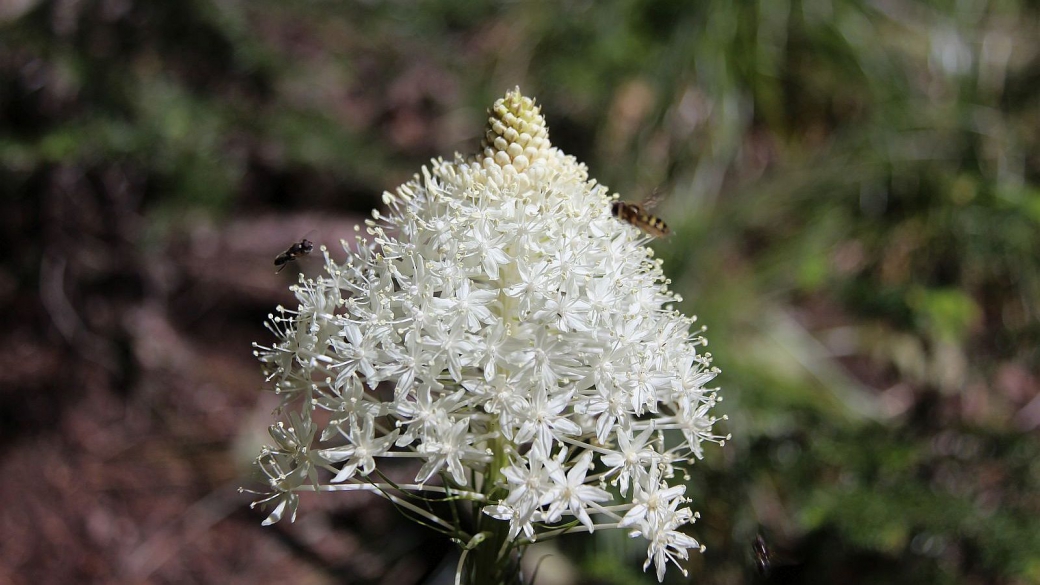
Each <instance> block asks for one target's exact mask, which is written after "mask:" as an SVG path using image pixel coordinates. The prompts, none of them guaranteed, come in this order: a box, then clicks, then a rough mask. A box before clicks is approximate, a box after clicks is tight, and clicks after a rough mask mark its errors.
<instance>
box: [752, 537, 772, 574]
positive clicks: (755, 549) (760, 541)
mask: <svg viewBox="0 0 1040 585" xmlns="http://www.w3.org/2000/svg"><path fill="white" fill-rule="evenodd" d="M751 553H752V554H753V555H754V556H755V567H756V568H757V569H758V574H759V575H762V576H763V577H765V576H767V575H769V569H770V568H771V565H772V558H771V557H772V556H773V555H772V553H771V552H770V550H769V545H768V544H766V539H765V537H763V536H762V533H761V532H759V533H758V534H757V535H755V541H754V542H752V543H751Z"/></svg>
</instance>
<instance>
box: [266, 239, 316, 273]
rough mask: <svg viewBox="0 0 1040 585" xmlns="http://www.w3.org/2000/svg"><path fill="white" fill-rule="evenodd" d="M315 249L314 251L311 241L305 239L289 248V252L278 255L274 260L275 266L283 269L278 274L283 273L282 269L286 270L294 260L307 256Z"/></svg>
mask: <svg viewBox="0 0 1040 585" xmlns="http://www.w3.org/2000/svg"><path fill="white" fill-rule="evenodd" d="M313 249H314V244H313V243H311V241H310V240H308V239H306V238H304V239H302V240H300V241H299V242H297V243H295V244H293V245H291V246H289V249H288V250H286V251H284V252H282V253H281V254H279V255H278V257H276V258H275V259H274V265H275V266H280V267H281V268H279V269H278V270H277V271H276V274H277V273H278V272H281V271H282V268H285V265H286V264H288V263H290V262H292V261H293V260H296V259H297V258H299V257H300V256H306V255H307V254H310V253H311V250H313Z"/></svg>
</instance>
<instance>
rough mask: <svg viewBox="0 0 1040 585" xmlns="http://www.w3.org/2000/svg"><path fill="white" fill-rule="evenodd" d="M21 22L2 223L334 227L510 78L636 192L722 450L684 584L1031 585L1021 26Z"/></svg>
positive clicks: (375, 17) (69, 17) (918, 6)
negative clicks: (114, 215) (92, 212)
mask: <svg viewBox="0 0 1040 585" xmlns="http://www.w3.org/2000/svg"><path fill="white" fill-rule="evenodd" d="M24 4H25V6H24V11H18V10H17V9H14V10H12V11H10V13H7V14H6V15H4V18H5V19H6V20H5V21H2V22H0V56H2V60H0V185H2V187H0V190H2V191H3V192H4V196H5V197H11V196H14V197H34V196H37V194H38V190H39V189H40V181H39V180H38V179H39V178H40V177H41V176H47V174H48V173H52V172H54V171H55V169H58V168H67V167H79V168H84V169H92V168H104V167H106V166H110V165H119V166H120V167H121V168H127V169H131V170H132V171H133V172H134V173H137V174H138V175H139V176H141V177H143V179H142V180H141V181H140V183H139V184H140V185H141V186H142V191H143V192H142V193H141V196H142V197H143V199H144V204H143V208H142V211H143V213H144V214H145V216H146V217H147V218H148V219H149V221H152V222H163V221H166V220H165V219H164V218H168V217H171V216H173V217H176V216H178V215H183V214H184V213H185V212H186V211H187V210H198V209H200V208H201V209H206V210H208V211H209V212H210V213H213V214H215V215H218V216H225V217H226V216H234V215H235V214H240V213H249V212H250V210H252V209H255V208H259V209H268V210H288V209H316V208H326V209H341V210H355V211H357V210H364V209H365V208H367V207H371V206H372V205H374V204H375V203H376V201H377V199H376V198H375V194H376V193H378V192H379V191H381V190H383V189H389V188H393V187H394V186H395V185H396V184H397V183H399V182H400V181H401V180H403V179H406V178H408V177H409V176H410V175H411V173H413V172H415V171H416V170H418V167H419V165H420V164H421V163H422V162H423V161H424V160H425V159H427V158H428V157H430V156H449V155H450V154H451V152H452V151H454V150H459V151H462V152H465V151H468V150H471V149H472V148H473V147H474V146H475V144H476V138H477V136H478V133H479V130H480V126H481V124H482V121H483V120H482V118H483V116H482V112H483V109H484V108H485V107H486V106H487V105H488V104H490V103H491V101H492V100H493V99H494V98H495V97H496V96H498V95H501V93H502V92H503V90H505V89H506V88H508V87H511V86H513V85H515V84H520V85H521V86H522V88H523V89H524V91H525V92H526V93H528V94H529V95H534V96H537V97H538V99H539V101H540V102H541V103H542V104H543V106H544V111H545V113H546V115H547V116H548V118H549V121H550V131H551V133H552V137H553V139H554V142H555V143H556V144H557V145H559V146H561V148H563V149H564V150H565V151H567V152H570V153H573V154H575V155H577V156H578V157H579V158H580V159H581V160H583V161H585V162H587V164H588V165H589V167H590V170H591V174H592V175H593V176H595V177H597V178H599V179H600V180H601V182H603V183H605V184H608V185H611V186H612V187H614V188H615V189H617V190H618V191H619V192H621V193H622V194H623V196H624V197H626V198H629V199H640V198H642V197H644V196H645V195H646V194H648V193H650V192H651V191H652V190H653V189H655V188H660V189H661V191H662V192H664V193H666V194H667V198H666V200H665V202H664V203H663V205H662V207H661V211H660V214H661V215H662V216H663V217H664V218H665V219H666V220H667V221H668V222H669V223H670V224H671V225H672V226H673V229H674V232H675V235H674V236H673V237H672V238H670V239H669V240H666V241H661V242H658V243H657V244H655V246H656V247H657V249H658V251H659V254H660V255H661V256H662V257H663V258H664V259H665V268H666V271H667V272H668V274H669V275H670V276H671V278H672V279H673V281H674V285H673V286H674V288H676V289H677V290H678V291H679V292H680V293H682V294H683V295H684V296H685V297H686V301H685V304H686V305H687V306H686V307H685V308H686V309H687V310H688V311H689V312H694V313H697V314H699V315H701V322H703V323H704V324H706V325H707V326H708V333H707V336H708V338H709V339H710V341H711V343H712V345H711V349H712V351H713V353H715V355H716V363H717V365H719V366H720V367H721V368H722V370H723V375H722V376H721V378H720V379H719V380H720V384H721V385H722V387H723V389H724V391H723V394H724V396H725V398H726V402H725V403H724V404H723V411H725V412H726V413H728V415H729V421H728V422H726V423H724V425H725V427H726V428H727V429H728V431H729V432H732V434H733V439H732V441H731V442H729V443H728V444H727V445H726V447H725V448H724V449H714V450H711V449H709V450H708V459H707V460H705V461H703V462H700V463H698V464H697V465H696V466H695V467H694V470H693V478H692V480H691V489H690V491H689V494H690V495H691V496H692V497H693V498H694V505H695V507H696V508H697V509H699V510H701V512H702V514H703V519H702V520H701V522H700V523H699V524H698V525H697V526H696V527H695V529H694V532H695V534H696V535H697V537H698V538H699V539H700V540H701V541H702V542H704V543H705V544H706V545H707V546H708V551H707V553H706V554H705V555H704V556H703V557H697V558H694V559H693V560H692V561H691V564H690V568H691V570H692V571H693V573H694V574H695V576H696V580H697V581H698V582H702V583H741V582H748V581H752V580H756V579H757V580H761V581H763V582H765V581H769V580H774V581H776V582H792V583H794V582H797V583H835V582H847V583H854V582H855V583H873V582H884V583H922V582H929V583H1030V582H1038V581H1040V552H1038V551H1040V523H1038V522H1037V521H1036V518H1037V516H1038V514H1040V457H1038V455H1040V452H1038V451H1040V441H1038V439H1037V434H1036V429H1037V426H1038V425H1040V414H1037V412H1036V411H1037V408H1036V404H1037V403H1036V400H1038V398H1037V396H1038V392H1040V387H1038V384H1040V382H1038V371H1040V318H1038V311H1040V303H1038V300H1040V253H1038V251H1040V99H1038V97H1037V96H1038V95H1040V44H1038V43H1037V39H1040V8H1038V7H1037V5H1036V4H1035V3H1031V2H1028V1H1026V0H1000V1H996V0H990V1H987V0H968V1H959V2H939V1H936V2H922V3H909V2H868V1H865V0H802V1H797V0H796V1H786V0H759V1H757V2H756V1H750V2H726V1H722V0H719V1H706V2H697V3H679V2H671V1H664V0H623V1H616V2H605V3H593V2H581V1H575V2H561V3H550V2H489V1H483V2H461V1H451V0H444V1H438V2H424V3H420V4H418V5H415V6H411V5H409V4H406V3H403V2H389V1H388V2H378V1H376V2H338V1H337V2H331V1H316V0H312V1H308V2H296V3H282V2H273V1H270V0H255V1H252V2H245V1H232V0H228V1H221V2H209V1H205V0H192V1H189V2H165V3H164V2H146V1H143V0H142V1H134V0H126V1H124V2H101V1H84V2H81V3H79V4H75V3H65V2H57V1H53V2H51V1H34V2H25V3H24ZM1030 405H1032V407H1031V408H1030ZM759 531H762V532H763V534H765V535H767V537H768V538H769V540H770V541H772V542H775V543H776V545H777V548H778V550H779V552H778V553H777V557H778V558H779V557H781V556H784V555H786V556H788V557H789V559H788V561H787V562H780V561H778V562H777V563H776V566H775V567H774V571H773V573H772V575H771V576H768V577H765V576H756V575H755V574H754V571H753V565H754V563H753V561H752V560H751V558H750V556H749V551H750V544H751V542H752V540H753V539H754V537H755V534H756V533H758V532H759ZM570 546H571V549H573V550H572V552H574V554H575V557H576V558H580V559H583V560H582V561H581V563H582V565H581V566H583V567H585V573H586V575H588V576H589V578H590V579H592V578H595V579H597V580H598V582H603V583H631V582H634V580H635V579H636V578H644V576H642V575H639V576H638V577H637V576H635V575H636V573H635V572H633V571H632V570H631V567H633V566H636V563H638V557H639V551H633V550H631V549H630V548H628V547H629V546H631V545H629V544H628V543H627V542H626V541H625V539H623V538H621V539H618V538H616V537H615V536H611V535H602V536H599V535H598V536H597V537H596V538H595V539H592V540H580V541H579V540H575V541H574V542H573V543H572V544H571V545H570ZM680 581H682V579H679V578H677V574H672V575H670V576H669V582H680ZM647 582H649V579H647Z"/></svg>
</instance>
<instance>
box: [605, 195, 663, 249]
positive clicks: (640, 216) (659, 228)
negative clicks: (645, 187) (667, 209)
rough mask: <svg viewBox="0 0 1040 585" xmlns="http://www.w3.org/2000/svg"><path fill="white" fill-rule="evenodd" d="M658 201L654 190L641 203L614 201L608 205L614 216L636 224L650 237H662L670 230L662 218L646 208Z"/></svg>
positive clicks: (651, 206)
mask: <svg viewBox="0 0 1040 585" xmlns="http://www.w3.org/2000/svg"><path fill="white" fill-rule="evenodd" d="M658 201H659V197H658V196H657V192H656V191H655V192H654V193H653V194H651V195H650V197H648V198H647V199H646V201H644V202H643V203H630V202H628V201H615V202H614V203H613V204H612V205H611V206H610V212H611V213H612V214H614V217H616V218H618V219H620V220H621V221H623V222H625V223H629V224H631V225H634V226H636V227H637V228H639V229H641V230H643V231H644V232H646V233H647V234H648V235H650V236H652V237H655V238H663V237H665V236H667V235H668V234H670V233H672V230H671V229H669V228H668V224H666V223H665V222H664V220H662V219H661V218H659V217H657V216H656V215H652V214H650V213H648V212H647V209H651V208H653V207H654V205H656V204H657V202H658Z"/></svg>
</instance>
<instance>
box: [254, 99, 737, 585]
mask: <svg viewBox="0 0 1040 585" xmlns="http://www.w3.org/2000/svg"><path fill="white" fill-rule="evenodd" d="M616 198H617V196H616V195H611V194H609V192H608V191H607V189H606V188H605V187H603V186H602V185H599V184H598V183H597V182H596V181H595V180H592V179H590V178H589V177H588V171H587V169H586V168H585V167H584V165H582V164H580V163H578V162H577V161H576V160H575V159H574V158H573V157H571V156H568V155H566V154H564V153H562V152H560V151H559V149H557V148H555V147H553V146H552V144H551V142H550V141H549V134H548V129H547V128H546V126H545V121H544V118H543V117H542V116H541V113H540V110H539V108H538V107H537V106H536V105H535V104H534V101H533V100H531V99H530V98H527V97H525V96H523V95H522V94H521V93H520V92H519V90H515V91H511V92H509V93H507V94H506V96H505V97H504V98H502V99H500V100H498V101H497V102H496V103H495V105H494V106H493V108H492V109H491V110H490V112H489V119H488V125H487V129H486V132H485V135H484V138H483V140H482V144H481V150H480V152H479V153H477V154H476V155H475V156H470V157H463V156H458V155H457V156H456V157H455V158H454V160H452V161H444V160H440V159H438V160H434V161H433V162H432V163H431V165H430V167H429V168H424V169H423V170H422V173H421V174H419V175H416V177H415V178H414V179H413V180H412V181H410V182H408V183H406V184H404V185H402V186H401V187H399V188H398V189H397V190H396V191H395V192H394V193H389V192H388V193H385V194H384V202H385V203H386V206H387V212H386V214H384V213H382V212H376V213H375V214H374V215H375V219H374V220H370V221H368V222H367V224H366V233H367V236H368V237H367V238H361V237H360V236H359V242H358V245H357V246H356V247H355V248H356V249H353V250H352V249H351V248H350V247H348V246H347V245H346V244H344V246H343V248H344V251H345V253H346V259H345V260H344V261H343V262H337V261H336V260H334V259H333V257H332V254H330V253H329V251H328V250H327V249H325V248H324V247H323V248H322V250H323V253H324V255H325V275H323V276H318V277H315V278H304V277H302V276H301V279H300V282H299V283H298V284H297V285H295V286H294V287H293V290H294V292H295V294H296V297H297V299H298V301H299V306H298V307H297V308H296V309H294V310H288V309H284V308H279V311H278V315H276V316H275V315H272V316H271V317H270V319H269V327H270V329H271V330H272V331H273V332H274V333H275V335H276V336H277V338H278V340H277V341H276V342H275V343H274V344H273V345H271V346H269V347H264V346H257V355H258V356H259V358H260V360H261V361H262V362H263V363H264V365H265V368H266V370H267V374H268V380H269V382H271V383H272V384H273V385H274V389H275V391H276V392H278V393H279V394H280V395H281V396H282V398H283V403H282V408H281V410H282V412H283V413H286V414H284V415H283V416H284V420H283V421H282V422H279V423H277V424H275V425H274V426H272V427H271V436H272V439H273V440H274V443H273V445H271V446H268V447H266V448H265V449H264V450H263V452H262V453H261V454H260V456H259V457H258V458H257V466H258V467H259V469H260V470H261V471H262V472H263V473H264V474H265V476H266V478H267V483H268V485H267V491H266V493H264V494H263V497H262V498H261V499H260V500H258V502H256V503H257V504H259V505H262V506H265V507H267V508H269V509H270V510H271V512H270V514H269V516H268V517H267V520H265V523H272V522H277V521H278V520H280V519H282V518H284V517H289V518H290V519H292V518H295V514H296V508H297V506H298V503H299V497H298V493H299V492H301V491H311V490H314V491H329V492H332V491H350V490H351V489H357V490H364V491H370V492H372V493H377V494H379V495H381V496H383V497H386V498H388V499H390V500H391V501H393V502H394V503H395V504H396V505H398V506H399V507H400V508H401V509H402V511H406V512H407V513H408V514H409V515H411V516H413V517H416V518H419V519H421V520H422V521H423V522H424V523H426V524H428V525H430V526H433V527H435V528H437V529H440V530H443V531H444V532H445V534H446V535H448V536H449V537H451V538H453V539H454V540H455V541H456V542H458V543H459V544H460V546H461V547H462V549H463V551H462V558H463V559H464V562H462V563H461V566H460V568H459V571H458V580H459V582H465V583H474V584H476V583H480V584H487V583H510V584H512V583H517V582H518V579H520V575H519V569H518V567H519V555H520V553H521V552H522V549H523V548H524V547H525V546H526V545H527V544H529V543H531V542H534V541H535V540H538V539H542V538H548V537H552V536H556V535H558V534H562V533H565V532H572V531H579V530H580V531H588V532H593V531H594V530H596V529H603V528H620V529H624V530H627V531H628V532H629V533H630V534H631V535H633V536H636V537H641V538H644V539H645V541H646V546H647V559H646V563H645V564H644V569H646V568H648V567H649V565H650V564H653V565H654V566H655V569H656V574H657V577H658V578H659V579H663V578H664V574H665V570H666V567H667V566H668V565H669V563H672V564H674V565H676V566H678V567H679V568H680V570H682V571H683V572H684V573H685V568H684V567H683V564H684V563H683V562H684V561H685V560H686V559H687V558H688V551H689V550H690V549H695V550H700V549H701V548H702V547H701V545H700V543H699V542H697V541H696V540H695V539H694V538H692V537H691V536H689V535H688V534H687V533H686V532H684V531H683V530H682V529H683V527H685V526H686V525H688V524H691V523H692V522H693V521H694V520H695V519H696V517H697V516H696V514H695V513H694V512H692V511H691V509H690V508H689V507H687V504H688V503H689V500H688V498H686V497H685V495H684V490H685V488H684V486H683V485H682V484H681V483H680V482H679V479H677V478H682V477H683V476H684V474H685V473H686V471H685V469H686V468H687V467H688V466H689V465H690V464H692V463H693V462H694V461H695V460H696V459H698V458H700V457H701V456H702V444H703V443H704V442H718V443H721V442H723V441H724V440H725V437H722V436H720V435H718V434H716V433H715V432H714V431H713V427H714V425H715V423H716V421H717V419H716V417H714V416H713V415H712V414H711V411H712V409H713V407H714V406H715V404H716V403H717V402H718V401H719V400H721V398H719V397H718V394H717V392H716V390H715V389H712V388H708V387H706V386H705V384H707V383H709V382H710V381H711V380H712V379H713V378H714V377H715V376H716V375H717V373H718V371H717V369H715V368H713V367H711V356H710V354H707V353H702V352H700V348H701V347H703V346H704V345H705V344H706V342H705V340H704V338H703V337H702V333H703V329H696V330H691V328H692V326H693V323H694V320H693V319H692V318H689V317H686V316H684V315H682V314H681V313H679V312H678V311H677V310H675V309H674V308H673V304H674V303H676V302H678V301H679V300H680V299H679V298H678V297H677V296H676V295H674V294H673V293H671V292H670V291H669V290H668V289H667V286H666V284H667V281H666V279H665V277H664V273H663V271H662V269H661V263H660V262H659V261H656V260H654V259H653V255H652V252H651V251H650V249H649V248H647V247H646V244H647V242H648V240H649V236H648V235H646V234H645V233H643V232H641V231H639V230H638V229H637V228H636V227H634V226H632V225H628V224H626V223H623V222H621V221H619V220H618V219H617V218H615V217H613V216H612V214H611V203H612V202H613V201H614V200H616ZM319 412H321V413H322V416H320V417H318V416H315V414H316V413H319ZM317 421H328V422H322V423H321V424H319V423H318V422H317ZM410 460H416V461H417V462H418V466H417V467H418V469H417V470H413V471H414V472H415V479H414V483H410V484H404V483H400V484H398V483H393V482H389V481H376V478H378V477H383V478H385V475H384V473H391V472H390V470H392V469H396V470H399V469H400V465H401V464H407V463H408V462H409V461H410ZM430 499H443V500H445V501H447V502H448V503H450V504H451V505H450V506H449V508H450V509H451V510H452V511H453V512H452V513H451V514H450V515H449V517H445V518H442V517H440V516H438V515H436V514H435V513H434V512H433V511H432V510H433V508H431V507H429V506H428V503H429V500H430ZM466 508H470V509H469V510H467V509H466ZM593 518H595V520H594V519H593Z"/></svg>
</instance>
